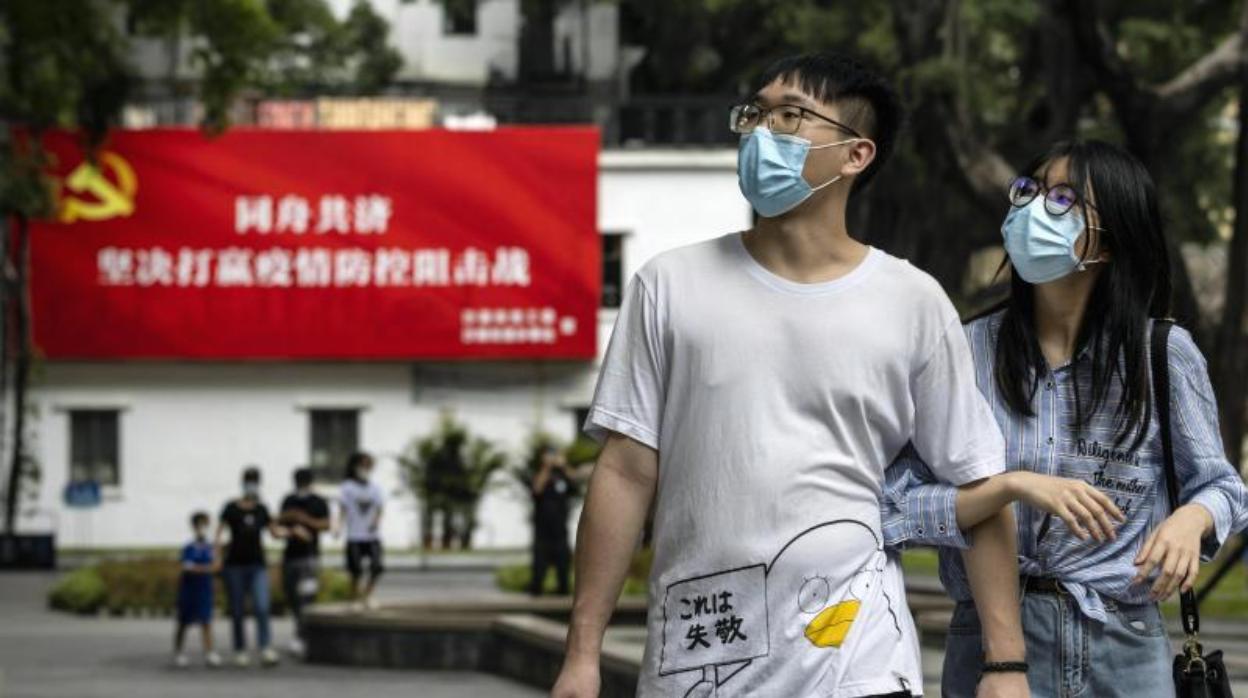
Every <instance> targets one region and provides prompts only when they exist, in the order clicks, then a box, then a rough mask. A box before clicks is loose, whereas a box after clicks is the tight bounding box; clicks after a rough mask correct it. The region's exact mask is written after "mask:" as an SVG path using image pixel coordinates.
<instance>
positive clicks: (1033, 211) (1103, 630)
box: [883, 141, 1248, 698]
mask: <svg viewBox="0 0 1248 698" xmlns="http://www.w3.org/2000/svg"><path fill="white" fill-rule="evenodd" d="M1025 173H1026V174H1024V175H1022V176H1019V177H1017V178H1016V179H1015V180H1014V182H1013V183H1012V184H1011V186H1010V190H1009V197H1010V203H1011V207H1010V210H1009V213H1008V214H1007V216H1006V219H1005V222H1004V224H1003V225H1002V234H1003V236H1004V238H1005V248H1006V252H1007V254H1008V259H1009V264H1010V266H1011V268H1012V270H1013V274H1012V279H1011V285H1010V294H1009V298H1008V299H1007V300H1006V301H1005V302H1004V303H1003V304H1002V305H1001V306H1000V307H999V308H997V309H995V310H993V311H991V312H989V313H987V314H985V315H983V316H980V317H978V318H976V319H974V320H972V321H971V322H969V323H968V324H967V326H966V332H967V337H968V339H969V342H970V345H971V351H972V354H973V355H974V358H975V364H976V379H977V381H978V384H979V388H980V390H981V391H982V392H983V393H984V395H985V397H986V398H987V399H988V401H989V403H990V404H991V406H992V409H993V412H994V414H995V415H996V417H997V422H998V424H999V425H1000V426H1001V430H1002V432H1003V433H1004V435H1005V441H1006V463H1007V466H1008V467H1009V468H1010V472H1008V473H1006V474H1004V475H1002V476H999V477H995V478H991V479H990V480H986V481H984V482H982V483H981V484H979V485H978V486H974V487H971V488H963V489H961V490H958V489H955V488H952V487H950V486H948V485H943V484H938V483H936V482H935V479H934V478H933V477H931V474H930V473H929V472H928V471H927V469H926V467H925V466H924V464H923V462H922V454H919V453H917V452H915V451H914V449H913V448H908V449H907V451H906V452H904V453H903V454H902V455H901V456H900V457H899V458H898V460H897V461H896V462H895V463H894V464H893V466H892V467H891V468H890V469H889V478H888V488H887V490H886V492H885V496H884V503H883V507H884V520H885V536H886V538H887V539H888V541H889V542H890V543H891V544H893V545H908V544H927V545H938V546H942V547H941V551H940V553H941V554H940V563H941V564H940V574H941V581H942V582H943V583H944V585H945V588H946V589H947V590H948V591H949V593H950V595H951V596H952V597H953V598H954V599H955V600H956V601H957V602H958V603H957V607H956V609H955V611H954V614H953V619H952V622H951V624H950V628H949V633H948V636H947V641H946V654H945V667H944V675H943V680H942V683H943V686H942V688H943V691H944V695H945V696H946V697H948V698H961V697H966V698H970V697H972V696H974V695H975V686H976V683H977V681H978V676H979V675H980V669H981V661H982V657H983V651H982V646H981V641H980V632H979V618H978V617H977V615H976V611H975V605H974V603H972V601H971V595H970V588H969V586H968V584H967V580H966V573H965V570H964V568H963V566H962V560H961V556H960V555H959V554H958V551H957V548H965V547H966V546H967V541H966V540H965V538H964V537H963V535H962V533H961V531H964V530H969V529H970V528H972V527H973V526H974V525H975V524H976V523H978V522H979V521H980V520H982V519H984V518H986V517H987V516H989V515H991V514H992V513H993V512H995V511H998V510H999V508H1000V507H1001V506H1004V505H1006V504H1008V503H1010V502H1014V501H1017V502H1019V503H1020V506H1019V507H1018V510H1017V518H1018V523H1019V535H1018V555H1019V568H1020V571H1021V573H1022V574H1023V580H1022V592H1023V599H1022V606H1023V608H1022V613H1023V628H1024V633H1025V635H1026V641H1027V663H1028V665H1029V666H1028V667H1027V672H1028V683H1029V684H1030V687H1031V691H1032V695H1033V696H1036V697H1038V698H1044V697H1046V696H1095V697H1096V698H1113V697H1114V696H1130V698H1150V697H1152V696H1173V695H1174V691H1173V683H1172V681H1171V679H1170V661H1171V650H1170V645H1169V641H1168V638H1167V636H1166V630H1165V627H1164V624H1163V622H1162V617H1161V613H1160V610H1159V609H1158V606H1157V602H1158V601H1159V600H1161V599H1164V598H1166V597H1167V596H1169V595H1170V594H1172V593H1173V592H1174V591H1175V590H1177V589H1184V590H1186V589H1189V588H1190V587H1191V586H1192V584H1193V583H1194V581H1195V579H1196V573H1197V571H1198V569H1199V565H1200V561H1201V559H1202V557H1204V558H1205V559H1208V557H1209V556H1210V555H1212V554H1213V553H1214V552H1216V550H1217V548H1218V546H1220V545H1221V543H1222V542H1223V541H1224V540H1225V539H1226V537H1227V536H1228V535H1229V534H1230V533H1232V532H1234V531H1237V530H1241V529H1243V528H1244V527H1245V526H1246V525H1248V493H1246V492H1245V488H1244V483H1243V480H1242V479H1241V478H1240V476H1239V474H1238V473H1237V472H1236V471H1235V469H1234V468H1233V467H1232V466H1231V464H1230V463H1229V462H1228V461H1227V459H1226V456H1225V453H1224V451H1223V447H1222V440H1221V437H1220V435H1219V432H1218V416H1217V408H1216V404H1215V401H1214V394H1213V388H1212V386H1211V385H1210V382H1209V376H1208V372H1207V369H1206V366H1205V360H1204V357H1203V356H1202V355H1201V353H1200V351H1199V349H1197V347H1196V345H1195V343H1194V342H1193V341H1192V337H1191V335H1190V334H1188V333H1187V332H1186V331H1184V330H1182V329H1179V328H1177V327H1176V328H1175V329H1174V331H1173V332H1171V334H1170V339H1169V370H1170V386H1171V387H1170V395H1168V396H1163V397H1161V398H1160V399H1168V400H1170V401H1171V403H1170V404H1171V406H1172V407H1171V413H1172V414H1171V421H1172V430H1173V431H1172V433H1173V439H1174V453H1175V465H1176V470H1177V473H1178V479H1179V488H1180V495H1179V499H1180V502H1179V505H1178V506H1177V508H1176V509H1174V510H1173V511H1171V508H1170V503H1169V502H1168V501H1167V497H1166V493H1165V480H1164V474H1163V471H1162V468H1163V461H1162V456H1161V435H1160V430H1159V425H1158V420H1157V418H1156V414H1155V406H1154V401H1153V396H1152V394H1151V387H1150V386H1151V382H1150V370H1149V350H1148V338H1149V336H1150V331H1151V326H1152V318H1160V317H1165V316H1166V315H1167V314H1168V312H1169V303H1170V292H1171V287H1170V265H1169V259H1168V253H1167V248H1166V243H1165V238H1164V236H1163V233H1162V227H1161V217H1160V215H1159V213H1158V208H1157V201H1156V194H1155V190H1154V186H1153V183H1152V180H1151V178H1150V177H1149V175H1148V173H1147V171H1146V170H1145V169H1144V168H1143V166H1142V165H1141V164H1140V163H1139V162H1138V161H1137V160H1136V159H1135V158H1134V157H1132V156H1131V155H1130V154H1128V153H1127V152H1126V151H1124V150H1122V149H1121V148H1118V147H1116V146H1113V145H1110V144H1107V143H1103V142H1097V141H1073V142H1067V143H1061V144H1058V145H1057V146H1055V147H1053V148H1052V149H1051V150H1050V151H1049V152H1048V153H1046V154H1044V155H1043V156H1042V157H1040V158H1038V159H1037V160H1036V161H1035V162H1034V163H1033V164H1032V166H1031V167H1029V168H1027V169H1026V170H1025Z"/></svg>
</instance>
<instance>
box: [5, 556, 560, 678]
mask: <svg viewBox="0 0 1248 698" xmlns="http://www.w3.org/2000/svg"><path fill="white" fill-rule="evenodd" d="M52 579H53V576H51V575H44V574H13V573H9V574H3V575H0V698H122V697H125V698H218V697H220V698H268V697H269V696H284V697H285V696H296V697H298V698H342V696H367V697H368V698H391V697H393V698H399V697H400V696H401V697H402V698H513V697H515V698H524V697H526V696H541V695H543V693H542V692H541V691H536V690H533V689H531V688H528V687H525V686H522V685H519V684H516V683H513V682H510V681H507V680H504V679H500V678H497V677H494V676H488V675H485V674H475V673H449V672H424V671H419V672H418V671H388V670H363V669H345V668H338V667H314V666H308V665H302V664H297V663H294V662H287V663H284V664H283V665H282V666H280V667H277V668H274V669H260V668H257V667H253V668H250V669H245V670H243V669H220V670H214V671H209V670H207V669H204V668H198V667H197V668H193V669H190V670H185V671H179V670H176V669H173V668H172V667H170V664H169V659H170V653H169V646H170V642H171V634H172V627H171V623H170V621H168V620H165V619H114V618H107V619H102V618H76V617H73V616H67V615H65V614H62V613H55V612H51V611H47V610H45V604H44V593H45V591H46V589H47V586H48V584H50V582H51V580H52ZM492 586H493V583H492V579H491V577H490V575H488V574H480V573H477V574H472V573H466V572H454V573H451V572H446V573H430V574H426V575H395V576H394V577H392V579H391V582H390V584H388V585H387V586H386V587H385V588H384V589H383V590H382V592H383V593H382V594H381V596H382V597H383V598H384V597H387V596H388V597H394V596H404V595H408V594H410V593H418V594H424V593H430V592H428V591H427V590H428V589H430V588H438V587H440V588H442V589H454V590H456V593H458V591H460V590H464V593H469V592H470V591H471V590H472V589H474V588H475V589H476V590H477V591H478V592H481V591H488V590H489V589H491V588H492ZM273 630H274V636H275V637H276V638H277V639H278V640H279V641H280V642H283V643H284V642H285V641H286V640H287V639H288V638H289V637H290V624H289V622H287V621H285V620H278V621H276V622H275V625H274V629H273ZM228 632H229V629H228V627H227V624H226V623H221V622H218V623H217V624H216V639H217V642H218V644H219V645H220V646H225V645H226V643H227V642H228V634H227V633H228ZM190 646H191V647H197V646H198V645H197V644H191V645H190Z"/></svg>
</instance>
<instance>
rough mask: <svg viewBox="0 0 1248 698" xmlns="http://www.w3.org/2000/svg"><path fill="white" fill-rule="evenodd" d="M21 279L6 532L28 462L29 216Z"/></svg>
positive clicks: (21, 234)
mask: <svg viewBox="0 0 1248 698" xmlns="http://www.w3.org/2000/svg"><path fill="white" fill-rule="evenodd" d="M16 266H17V279H16V283H15V284H14V289H13V290H14V294H13V307H14V310H15V311H16V315H17V337H16V339H17V357H16V358H17V363H16V366H15V371H14V378H13V440H12V444H13V446H12V452H11V460H10V464H9V487H8V490H7V498H6V499H7V501H5V507H4V519H5V520H4V524H5V526H4V530H5V531H6V532H7V533H9V534H10V535H12V534H14V533H16V532H17V528H16V524H17V507H18V500H19V494H20V490H21V485H22V474H23V470H24V466H25V463H26V457H25V456H26V439H25V430H26V387H27V383H28V381H29V379H30V344H31V342H30V293H29V289H28V288H27V282H28V279H29V278H30V227H29V225H28V221H27V220H26V217H25V216H21V215H19V216H18V217H17V265H16Z"/></svg>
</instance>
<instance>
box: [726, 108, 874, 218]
mask: <svg viewBox="0 0 1248 698" xmlns="http://www.w3.org/2000/svg"><path fill="white" fill-rule="evenodd" d="M859 140H862V139H861V138H850V139H848V140H843V141H837V142H836V143H825V144H823V145H811V144H810V141H808V140H806V139H805V138H801V137H799V136H793V135H787V134H780V135H777V134H774V133H772V132H771V131H770V130H769V129H766V128H763V127H761V126H760V127H758V128H755V129H754V130H753V131H751V132H749V133H747V134H745V135H743V136H741V145H740V150H739V151H738V153H737V178H738V180H739V183H740V185H741V193H742V194H744V195H745V198H746V200H747V201H749V202H750V205H751V206H753V207H754V210H755V211H758V215H760V216H763V217H764V218H774V217H776V216H779V215H780V214H782V213H786V212H788V211H791V210H793V209H794V208H795V207H796V206H797V205H798V204H800V203H802V202H803V201H805V200H806V199H809V198H810V196H811V195H812V194H814V193H815V192H817V191H819V190H820V189H822V188H824V187H826V186H828V185H829V184H832V183H833V182H836V181H837V180H839V179H840V178H841V175H837V176H835V177H833V178H832V179H829V180H828V181H826V182H824V183H823V184H820V185H819V186H817V187H811V186H810V184H808V183H807V182H806V180H805V179H803V178H802V168H803V167H805V166H806V155H807V153H809V152H810V151H811V150H817V149H819V148H831V147H833V146H837V145H845V144H846V143H853V142H855V141H859Z"/></svg>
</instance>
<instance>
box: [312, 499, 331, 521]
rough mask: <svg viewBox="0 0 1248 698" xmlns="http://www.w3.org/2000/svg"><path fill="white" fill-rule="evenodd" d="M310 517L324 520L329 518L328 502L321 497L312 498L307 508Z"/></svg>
mask: <svg viewBox="0 0 1248 698" xmlns="http://www.w3.org/2000/svg"><path fill="white" fill-rule="evenodd" d="M309 508H310V509H311V514H312V516H314V517H316V518H318V519H324V518H327V517H328V516H329V502H327V501H325V500H324V499H323V498H321V497H313V498H312V503H311V505H310V506H309Z"/></svg>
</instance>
